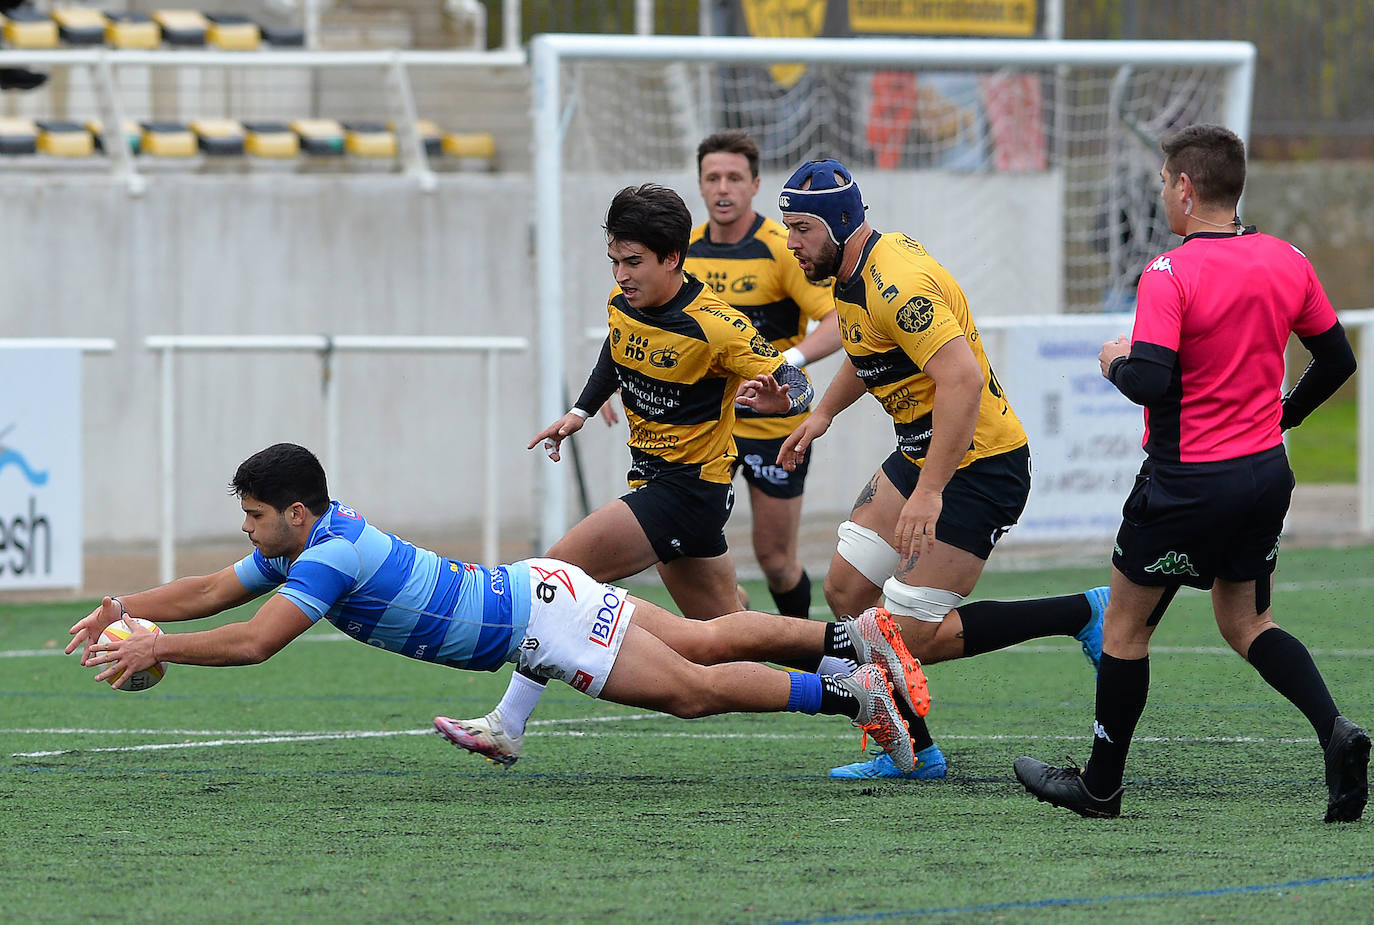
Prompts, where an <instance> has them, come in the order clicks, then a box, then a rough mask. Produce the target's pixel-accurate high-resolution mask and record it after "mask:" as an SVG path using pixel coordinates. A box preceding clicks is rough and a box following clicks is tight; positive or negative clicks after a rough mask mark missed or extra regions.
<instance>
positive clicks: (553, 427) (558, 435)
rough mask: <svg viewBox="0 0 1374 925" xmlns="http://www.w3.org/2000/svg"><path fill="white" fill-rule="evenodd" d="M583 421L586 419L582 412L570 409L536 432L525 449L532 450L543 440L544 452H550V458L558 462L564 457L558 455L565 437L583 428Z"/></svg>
mask: <svg viewBox="0 0 1374 925" xmlns="http://www.w3.org/2000/svg"><path fill="white" fill-rule="evenodd" d="M583 422H584V419H583V417H582V416H581V415H580V414H576V413H574V412H572V411H569V412H568V413H567V414H565V415H563V416H562V417H561V418H559V419H558V420H556V421H554V422H553V423H552V424H550V425H549V426H548V427H545V428H544V429H543V430H541V431H540V432H539V433H537V434H535V435H534V439H533V440H531V441H530V443H529V446H527V447H525V449H527V450H532V449H534V448H535V447H536V446H538V445H539V443H540V442H541V441H542V442H543V444H544V452H546V453H548V454H549V459H552V460H553V461H554V462H558V460H559V459H561V458H562V457H561V456H559V455H558V449H559V447H561V446H562V445H563V441H564V440H565V439H567V438H568V437H571V436H572V435H573V434H575V433H577V432H578V431H579V430H581V429H582V424H583Z"/></svg>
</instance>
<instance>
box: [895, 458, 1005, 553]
mask: <svg viewBox="0 0 1374 925" xmlns="http://www.w3.org/2000/svg"><path fill="white" fill-rule="evenodd" d="M882 468H883V475H886V476H887V478H888V481H890V482H891V483H892V484H893V486H894V487H895V488H896V489H897V490H898V491H899V492H901V493H902V497H903V498H910V497H911V492H912V490H913V489H915V488H916V484H917V483H918V482H919V481H920V480H921V467H920V466H918V465H916V464H915V463H914V462H912V461H911V460H909V459H907V458H906V456H905V455H904V454H903V453H902V451H901V450H895V451H893V453H892V455H891V456H889V457H888V458H887V459H885V460H883V467H882ZM1030 483H1031V460H1030V448H1029V447H1025V446H1020V447H1017V448H1016V449H1014V450H1009V451H1008V452H1006V453H1000V454H998V455H997V456H988V457H985V458H983V459H978V460H974V461H973V462H971V463H969V464H968V465H967V466H965V467H964V468H962V469H957V470H955V472H954V477H953V478H951V479H950V480H949V484H948V485H946V486H945V490H944V507H942V508H941V510H940V519H939V520H937V521H936V522H935V538H936V539H937V540H939V541H940V542H942V543H948V544H949V545H951V546H953V547H955V548H957V549H962V550H964V551H965V552H971V553H973V554H974V555H975V556H977V557H978V558H980V559H986V558H987V557H988V556H990V555H992V547H993V546H996V545H997V541H998V540H1000V539H1001V538H1002V535H1003V534H1005V533H1006V532H1007V531H1008V530H1010V529H1011V528H1012V527H1013V526H1015V525H1016V522H1017V521H1018V520H1020V519H1021V512H1022V511H1024V510H1025V509H1026V499H1027V498H1028V497H1030Z"/></svg>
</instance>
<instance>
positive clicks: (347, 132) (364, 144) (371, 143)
mask: <svg viewBox="0 0 1374 925" xmlns="http://www.w3.org/2000/svg"><path fill="white" fill-rule="evenodd" d="M344 151H346V152H347V153H349V154H352V155H354V156H355V157H386V158H394V157H396V133H395V132H393V131H391V130H390V129H388V128H387V127H386V126H385V125H382V124H381V123H378V122H345V123H344Z"/></svg>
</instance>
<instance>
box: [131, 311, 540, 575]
mask: <svg viewBox="0 0 1374 925" xmlns="http://www.w3.org/2000/svg"><path fill="white" fill-rule="evenodd" d="M144 343H145V345H146V346H147V347H148V349H149V350H155V351H157V352H158V361H159V373H160V392H161V435H162V436H161V455H160V472H159V473H158V474H159V477H160V484H161V485H162V499H161V500H162V517H161V522H162V527H161V531H160V534H159V537H158V575H159V580H160V581H162V582H168V581H171V580H172V579H173V578H175V577H176V482H177V464H176V463H177V452H176V448H177V434H176V391H177V389H176V363H175V359H176V355H177V354H178V353H191V352H201V353H204V352H216V353H244V352H251V353H262V352H269V353H271V352H295V353H300V352H307V353H317V354H319V356H320V381H321V391H322V398H323V406H324V422H325V424H324V428H325V438H324V439H325V451H324V460H323V464H324V467H325V471H326V472H327V473H329V474H330V476H331V477H333V478H334V479H336V480H337V479H338V475H339V472H340V470H342V469H343V460H342V458H341V454H340V452H339V402H338V386H337V383H338V378H339V376H338V368H337V363H336V355H337V354H341V353H349V352H369V353H436V352H438V353H477V354H480V355H481V357H482V364H483V372H484V377H483V378H484V380H485V383H486V388H485V390H484V391H485V394H484V395H483V397H482V401H481V407H482V418H483V429H482V440H483V447H482V458H483V464H482V486H481V487H482V490H483V494H484V499H485V500H484V506H483V514H482V561H483V562H488V563H493V562H496V561H498V560H499V558H500V555H499V548H500V510H499V507H498V500H499V498H500V477H501V476H500V472H501V470H500V466H499V464H498V461H497V450H498V448H499V447H500V445H501V431H500V415H499V414H498V413H497V407H496V401H497V396H498V393H499V391H500V389H499V385H500V380H499V377H498V368H497V362H496V361H497V356H498V354H500V353H501V352H503V351H505V352H524V351H527V350H529V342H528V341H527V340H525V339H524V338H523V337H438V336H425V337H375V336H361V335H352V336H350V335H339V336H335V337H331V336H328V335H323V334H322V335H314V336H301V337H273V336H260V337H259V336H226V337H215V336H208V337H207V336H192V335H155V336H152V337H149V338H147V339H146V340H145V342H144Z"/></svg>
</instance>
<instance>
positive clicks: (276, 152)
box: [243, 122, 301, 158]
mask: <svg viewBox="0 0 1374 925" xmlns="http://www.w3.org/2000/svg"><path fill="white" fill-rule="evenodd" d="M243 129H244V142H243V149H244V151H245V152H246V153H247V154H249V155H251V156H252V157H270V158H292V157H296V156H297V155H298V154H300V153H301V139H300V136H299V135H297V134H296V133H295V132H293V131H292V130H291V126H289V125H287V124H286V123H285V122H245V123H244V124H243Z"/></svg>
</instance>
